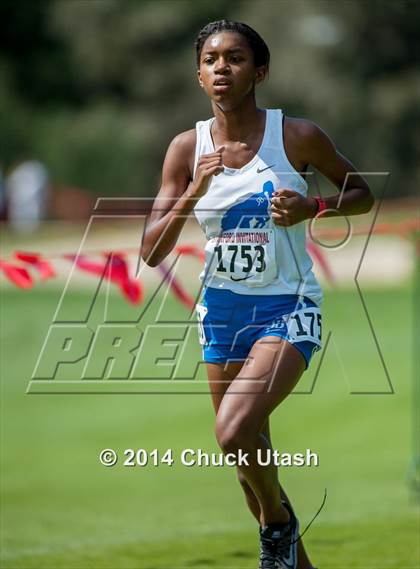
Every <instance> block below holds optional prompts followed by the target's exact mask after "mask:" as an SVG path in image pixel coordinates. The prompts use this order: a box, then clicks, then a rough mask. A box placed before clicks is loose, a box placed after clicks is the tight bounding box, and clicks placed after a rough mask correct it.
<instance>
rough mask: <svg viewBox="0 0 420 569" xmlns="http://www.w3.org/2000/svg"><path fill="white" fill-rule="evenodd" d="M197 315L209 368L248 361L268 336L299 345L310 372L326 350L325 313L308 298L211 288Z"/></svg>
mask: <svg viewBox="0 0 420 569" xmlns="http://www.w3.org/2000/svg"><path fill="white" fill-rule="evenodd" d="M196 309H197V317H198V321H199V338H200V344H201V345H202V347H203V359H204V361H205V362H207V363H225V362H227V361H229V360H245V359H246V358H247V356H248V354H249V352H250V350H251V348H252V346H253V344H254V343H255V342H256V341H257V340H259V339H260V338H263V337H264V336H278V337H280V338H284V339H285V340H287V341H288V342H290V343H291V344H293V345H294V346H295V348H297V349H298V350H299V351H300V352H301V354H302V355H303V357H304V358H305V361H306V367H308V365H309V362H310V359H311V357H312V355H313V354H314V353H315V352H317V351H318V350H320V349H321V311H320V308H319V307H318V305H317V304H316V303H315V302H313V301H312V300H310V299H309V298H307V297H305V296H299V295H296V294H280V295H255V294H254V295H252V294H237V293H234V292H232V291H230V290H225V289H218V288H212V287H206V288H204V293H203V298H202V302H201V303H200V304H197V306H196Z"/></svg>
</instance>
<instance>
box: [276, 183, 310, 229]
mask: <svg viewBox="0 0 420 569" xmlns="http://www.w3.org/2000/svg"><path fill="white" fill-rule="evenodd" d="M315 212H316V201H315V200H314V198H311V197H305V196H302V195H301V194H299V193H298V192H294V191H293V190H288V189H287V188H282V189H279V190H276V191H275V192H274V193H273V196H272V198H271V215H272V218H273V221H274V223H275V224H276V225H281V226H282V227H289V226H290V225H295V224H296V223H300V222H301V221H304V220H305V219H309V218H312V217H314V214H315Z"/></svg>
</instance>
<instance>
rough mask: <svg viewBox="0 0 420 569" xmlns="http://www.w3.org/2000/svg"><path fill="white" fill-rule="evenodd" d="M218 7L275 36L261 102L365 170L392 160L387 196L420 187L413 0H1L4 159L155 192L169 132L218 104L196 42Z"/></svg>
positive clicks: (63, 178) (419, 6)
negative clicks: (210, 95)
mask: <svg viewBox="0 0 420 569" xmlns="http://www.w3.org/2000/svg"><path fill="white" fill-rule="evenodd" d="M221 18H230V19H236V20H240V21H244V22H246V23H248V24H249V25H251V26H252V27H254V28H255V29H256V30H258V32H259V33H260V34H261V35H262V36H263V37H264V39H265V40H266V42H267V44H268V45H269V47H270V50H271V55H272V66H271V72H270V77H269V79H268V81H266V83H265V84H264V85H263V86H262V87H261V88H260V90H259V94H258V101H259V104H260V105H261V106H267V107H280V108H283V109H284V110H285V112H286V113H287V114H289V115H292V116H303V117H307V118H310V119H312V120H314V121H315V122H317V123H318V124H320V125H321V126H322V127H323V128H324V129H325V130H326V131H327V132H328V133H329V134H330V135H331V136H332V138H333V139H334V140H335V141H336V143H337V146H338V147H339V149H340V150H341V151H342V152H343V153H344V154H346V155H347V156H348V157H350V159H351V160H352V161H353V162H354V163H355V164H356V165H357V167H358V168H359V169H360V170H362V171H390V172H391V182H390V186H389V189H388V196H391V195H392V196H403V195H409V194H414V193H415V191H416V180H418V174H419V160H418V155H419V148H420V143H419V136H418V131H416V125H417V124H418V121H419V118H420V105H419V104H418V93H419V86H420V80H419V69H418V54H419V53H420V46H419V33H418V24H419V22H420V3H419V2H417V1H415V0H414V1H403V0H382V1H379V0H378V1H376V0H366V1H363V0H360V1H352V0H349V1H336V2H333V1H319V0H260V1H252V2H250V1H248V0H229V1H228V0H208V1H207V0H201V1H193V0H191V1H190V0H155V1H152V0H150V1H146V0H137V1H136V0H33V1H31V2H27V1H25V0H20V1H16V0H14V1H13V0H12V1H10V0H3V1H2V3H1V8H0V22H1V24H0V25H1V33H0V50H1V55H0V109H1V128H0V144H1V145H0V165H1V166H2V168H3V171H6V172H7V170H8V169H9V168H10V167H11V166H12V165H13V164H14V163H15V162H16V161H17V160H20V159H22V158H28V157H29V158H36V159H38V160H42V161H43V162H44V163H45V164H46V165H47V167H48V169H49V171H50V174H51V177H52V181H53V182H55V183H57V184H69V185H74V186H79V187H82V188H85V189H86V190H88V191H90V192H92V193H94V194H97V195H110V196H127V195H131V196H150V195H153V194H154V193H155V192H156V188H157V185H158V179H159V174H160V168H161V163H162V159H163V156H164V153H165V151H166V148H167V145H168V143H169V142H170V140H171V139H172V138H173V137H174V136H175V135H176V134H177V133H178V132H180V131H182V130H186V129H189V128H192V127H193V126H194V123H195V122H196V121H197V120H201V119H205V118H207V117H209V116H210V114H211V108H210V105H209V102H208V100H207V98H206V96H205V95H204V93H203V92H202V91H201V90H200V89H199V87H198V85H197V81H196V73H195V54H194V45H193V44H194V40H195V36H196V34H197V32H198V30H199V29H200V28H201V27H202V26H203V25H205V24H206V23H207V22H209V21H212V20H216V19H221Z"/></svg>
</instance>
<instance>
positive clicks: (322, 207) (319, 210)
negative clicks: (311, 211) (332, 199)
mask: <svg viewBox="0 0 420 569" xmlns="http://www.w3.org/2000/svg"><path fill="white" fill-rule="evenodd" d="M315 201H316V203H317V204H318V208H317V210H316V213H315V215H319V214H320V213H322V212H323V211H325V210H326V209H327V203H326V202H325V200H323V199H322V198H315Z"/></svg>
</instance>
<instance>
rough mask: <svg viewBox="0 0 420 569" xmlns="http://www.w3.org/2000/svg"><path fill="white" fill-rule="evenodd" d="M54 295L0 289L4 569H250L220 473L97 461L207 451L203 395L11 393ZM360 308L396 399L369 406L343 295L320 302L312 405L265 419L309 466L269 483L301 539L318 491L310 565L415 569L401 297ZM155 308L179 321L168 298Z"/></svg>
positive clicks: (244, 522) (371, 351)
mask: <svg viewBox="0 0 420 569" xmlns="http://www.w3.org/2000/svg"><path fill="white" fill-rule="evenodd" d="M86 294H87V293H83V292H79V293H75V294H73V295H72V296H71V298H70V299H69V301H68V305H67V309H68V310H69V311H70V312H72V311H74V312H77V310H79V309H80V308H81V307H82V306H83V305H84V303H85V301H86ZM58 298H59V291H55V290H54V289H51V290H45V291H43V292H39V291H34V292H19V291H12V290H4V291H3V293H2V336H3V338H2V354H1V356H2V358H1V365H2V374H1V375H2V408H1V412H2V413H1V415H2V440H1V459H2V477H1V494H2V496H1V498H2V500H1V502H2V513H1V516H2V520H1V521H2V524H1V539H2V543H1V545H2V547H1V550H2V565H1V566H2V568H5V569H6V568H16V569H31V568H34V569H35V568H36V569H47V568H51V569H62V568H63V569H64V568H67V569H88V568H98V569H99V568H109V569H123V568H131V569H179V568H181V567H182V568H189V569H191V568H197V569H198V568H209V567H214V568H215V569H216V568H232V569H234V568H235V569H256V567H257V565H258V564H257V556H258V554H257V551H258V544H257V527H256V524H255V522H254V520H253V518H252V517H251V516H250V515H249V514H248V511H247V509H246V507H245V501H244V499H243V497H242V494H241V491H240V488H239V485H238V484H237V482H236V478H235V471H234V469H232V468H229V467H224V468H216V467H213V468H198V467H193V468H187V467H185V466H182V465H180V464H179V461H177V464H175V465H173V466H172V467H169V466H166V465H162V466H159V467H145V468H140V467H137V468H127V467H125V468H124V467H123V466H122V465H121V463H119V464H117V465H116V466H115V467H113V468H105V467H103V466H101V465H100V463H99V460H98V455H99V452H100V450H101V449H103V448H108V447H110V448H113V449H115V450H117V451H119V452H122V451H123V450H124V449H126V448H134V449H136V448H146V449H149V450H152V449H154V448H158V449H160V450H165V449H168V448H172V449H173V451H174V456H175V457H177V456H179V453H180V451H181V450H182V449H184V448H193V449H194V448H202V449H204V450H206V451H208V452H212V451H217V450H218V449H217V445H216V441H215V439H214V435H213V422H214V416H213V409H212V406H211V403H210V396H209V395H205V394H203V393H200V394H199V393H197V394H194V395H181V394H167V395H151V394H143V395H57V394H55V395H39V394H38V395H30V394H29V395H28V394H25V391H26V388H27V385H28V381H29V379H30V377H31V374H32V371H33V368H34V364H35V361H36V358H37V355H38V353H39V350H40V348H41V346H42V344H43V341H44V338H45V336H46V333H47V330H48V327H49V324H50V322H51V319H52V316H53V314H54V311H55V308H56V305H57V301H58ZM365 299H366V305H367V307H368V309H369V314H370V317H371V319H372V323H373V325H374V328H375V333H376V336H377V339H378V342H379V345H380V347H381V351H382V353H383V356H384V361H385V364H386V367H387V370H388V373H389V377H390V379H391V381H392V384H393V387H394V390H395V393H394V394H393V395H390V394H378V392H384V391H387V390H389V385H388V382H387V379H386V375H385V372H384V369H383V367H382V363H381V360H380V358H379V356H378V353H377V350H376V346H375V342H374V340H373V336H372V334H371V332H370V330H369V327H368V324H367V319H366V317H365V316H364V313H363V310H362V307H361V303H360V300H359V298H358V296H357V294H356V292H355V291H343V290H342V291H338V290H336V291H333V292H327V293H326V300H325V304H324V338H326V336H327V333H328V331H332V339H331V340H330V343H329V347H328V350H327V351H326V354H325V357H324V359H323V362H322V366H321V369H320V372H319V375H318V378H317V381H316V384H315V387H314V390H313V393H312V394H310V395H309V394H293V395H292V396H290V397H289V399H288V400H287V401H286V402H285V403H284V404H282V406H281V407H280V408H279V409H277V410H276V412H275V413H274V414H273V415H272V418H271V424H272V434H273V442H274V446H275V447H276V448H278V449H279V450H282V451H290V452H295V451H299V450H302V449H306V448H311V449H312V450H314V451H316V452H317V453H318V454H319V457H320V466H319V467H318V468H303V469H302V468H285V469H283V470H281V472H280V475H281V480H282V481H283V482H284V485H285V487H286V489H287V490H288V493H289V494H290V496H291V498H292V499H293V501H294V503H295V507H296V510H297V512H298V514H299V517H300V520H301V525H302V526H303V527H304V526H305V525H306V523H307V522H308V521H309V520H310V519H311V518H312V516H313V514H314V513H315V512H316V510H317V509H318V507H319V505H320V503H321V501H322V497H323V492H324V488H327V490H328V497H327V502H326V505H325V507H324V509H323V510H322V512H321V514H320V515H319V517H318V518H317V519H316V521H315V523H314V525H313V526H312V527H311V528H310V530H309V532H308V533H307V534H306V536H305V543H306V546H307V549H308V551H309V552H310V555H311V558H312V559H313V562H314V564H315V565H316V566H317V567H319V569H332V568H337V569H338V568H339V569H347V568H349V569H350V568H352V569H356V568H357V569H361V568H366V569H367V568H369V569H387V568H391V567H392V568H396V569H408V568H410V569H411V568H412V569H414V568H417V567H419V559H420V557H419V539H418V535H419V534H418V533H417V531H418V529H419V527H418V502H417V501H416V499H415V497H414V496H413V495H412V494H410V492H409V489H408V486H407V482H406V475H407V469H408V465H409V461H410V452H411V435H412V433H411V412H412V400H411V394H410V383H411V373H412V372H411V369H412V361H413V357H412V304H411V302H412V299H411V291H410V290H409V289H408V288H401V289H392V290H391V289H387V290H385V289H384V290H369V291H367V292H366V293H365ZM118 306H120V308H121V310H123V311H124V312H125V313H127V310H128V308H127V307H126V306H125V307H123V306H122V304H121V305H120V304H118V302H117V307H118ZM168 310H169V312H171V311H172V313H173V314H174V315H179V314H180V312H182V310H183V309H181V308H180V307H179V306H178V305H177V304H175V301H173V302H172V304H171V305H170V306H169V308H168ZM197 354H198V351H194V350H192V351H191V357H192V358H193V357H197ZM320 357H321V356H320V354H319V353H318V354H317V355H316V357H315V359H314V362H313V364H312V367H311V369H310V370H309V371H308V372H307V373H306V374H305V375H304V377H303V378H302V382H301V384H300V385H299V386H298V388H299V389H300V390H302V391H305V390H308V389H309V387H310V385H311V382H312V380H313V378H314V376H315V371H316V368H317V366H318V364H319V362H320ZM200 377H201V378H202V377H203V370H202V371H201V375H200ZM360 391H362V392H363V393H359V394H355V393H354V392H360ZM367 391H370V392H371V393H370V394H368V393H366V392H367ZM351 392H353V393H351Z"/></svg>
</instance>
